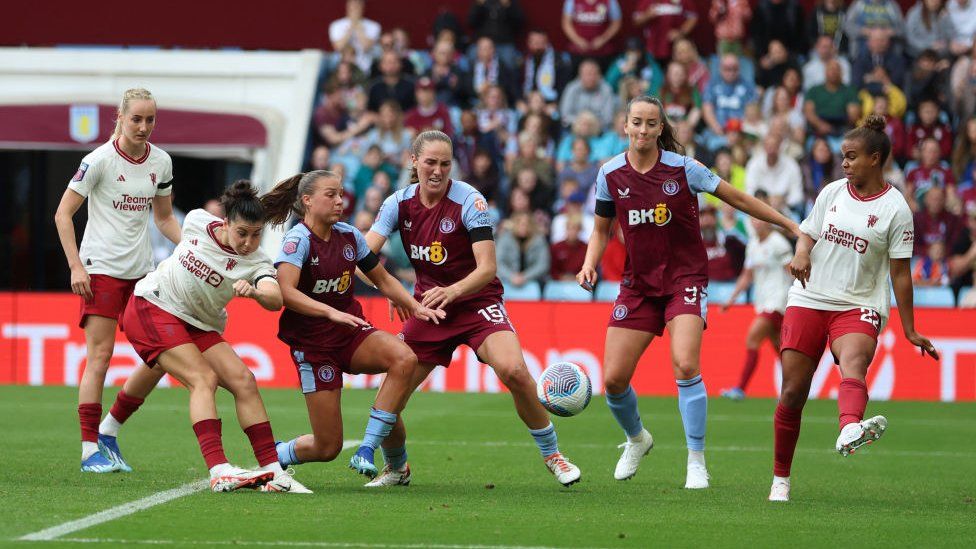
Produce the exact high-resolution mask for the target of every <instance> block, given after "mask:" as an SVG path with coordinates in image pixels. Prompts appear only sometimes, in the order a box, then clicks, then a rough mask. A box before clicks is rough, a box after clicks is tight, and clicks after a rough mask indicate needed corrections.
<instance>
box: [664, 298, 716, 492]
mask: <svg viewBox="0 0 976 549" xmlns="http://www.w3.org/2000/svg"><path fill="white" fill-rule="evenodd" d="M667 327H668V332H670V334H671V360H672V362H673V366H674V376H675V382H676V383H677V385H678V410H679V411H680V412H681V423H682V424H683V425H684V428H685V443H686V444H687V446H688V468H687V474H686V475H685V488H688V489H692V490H698V489H702V488H708V480H709V475H708V469H707V468H706V467H705V420H706V417H707V416H708V395H707V394H706V392H705V382H704V381H703V380H702V376H701V366H700V355H701V341H702V332H703V331H704V329H705V323H704V320H703V319H702V318H701V317H700V316H697V315H691V314H681V315H678V316H676V317H674V318H673V319H671V321H670V322H668V324H667Z"/></svg>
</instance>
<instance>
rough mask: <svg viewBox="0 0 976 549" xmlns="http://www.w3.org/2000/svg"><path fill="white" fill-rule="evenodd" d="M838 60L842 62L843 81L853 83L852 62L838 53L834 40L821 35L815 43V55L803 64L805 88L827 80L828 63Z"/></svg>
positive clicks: (806, 89) (808, 88) (805, 89)
mask: <svg viewBox="0 0 976 549" xmlns="http://www.w3.org/2000/svg"><path fill="white" fill-rule="evenodd" d="M831 61H836V62H837V63H839V64H840V74H841V82H842V83H844V84H850V83H851V64H850V63H849V62H848V61H847V59H845V58H843V57H841V56H840V55H838V50H837V46H836V45H835V43H834V40H833V39H832V38H831V37H830V36H827V35H821V36H819V37H818V38H817V41H816V42H815V43H814V48H813V55H811V56H810V60H809V61H807V63H806V64H805V65H803V90H804V91H808V90H810V88H812V87H814V86H819V85H821V84H823V83H825V82H826V81H827V64H828V63H830V62H831Z"/></svg>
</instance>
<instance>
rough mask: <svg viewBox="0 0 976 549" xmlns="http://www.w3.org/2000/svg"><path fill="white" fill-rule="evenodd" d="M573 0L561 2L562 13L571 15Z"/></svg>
mask: <svg viewBox="0 0 976 549" xmlns="http://www.w3.org/2000/svg"><path fill="white" fill-rule="evenodd" d="M573 7H574V6H573V0H566V1H565V2H563V15H573Z"/></svg>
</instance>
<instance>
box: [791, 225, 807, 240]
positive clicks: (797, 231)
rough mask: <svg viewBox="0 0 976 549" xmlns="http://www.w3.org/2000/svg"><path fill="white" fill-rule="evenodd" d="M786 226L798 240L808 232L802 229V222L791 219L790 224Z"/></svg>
mask: <svg viewBox="0 0 976 549" xmlns="http://www.w3.org/2000/svg"><path fill="white" fill-rule="evenodd" d="M786 228H787V230H789V231H790V234H792V235H793V238H796V239H797V240H799V239H800V238H801V237H803V235H805V234H807V233H805V232H803V231H802V230H800V224H799V223H797V222H796V221H790V224H789V226H787V227H786Z"/></svg>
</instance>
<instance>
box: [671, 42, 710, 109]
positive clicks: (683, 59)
mask: <svg viewBox="0 0 976 549" xmlns="http://www.w3.org/2000/svg"><path fill="white" fill-rule="evenodd" d="M674 60H675V61H677V62H678V63H681V64H682V65H684V66H685V71H687V72H688V81H689V82H691V85H692V86H695V87H696V88H698V93H700V94H702V95H704V94H705V88H707V87H708V82H709V80H710V78H711V73H710V72H709V70H708V65H707V64H706V63H705V62H704V61H702V59H701V57H700V56H699V55H698V48H696V47H695V44H694V42H692V41H691V40H688V39H686V38H683V39H681V40H678V41H677V42H675V43H674Z"/></svg>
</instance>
